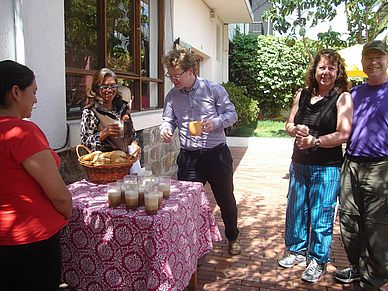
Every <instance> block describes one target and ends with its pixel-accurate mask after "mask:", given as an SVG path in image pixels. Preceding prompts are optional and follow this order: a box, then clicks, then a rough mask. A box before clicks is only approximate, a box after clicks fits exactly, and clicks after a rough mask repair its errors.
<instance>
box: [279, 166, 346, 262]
mask: <svg viewBox="0 0 388 291" xmlns="http://www.w3.org/2000/svg"><path fill="white" fill-rule="evenodd" d="M339 187H340V168H339V167H326V166H315V165H302V164H298V163H292V164H291V167H290V184H289V188H288V195H287V197H288V200H287V213H286V237H285V242H286V247H287V248H288V249H289V250H290V251H293V252H306V251H307V249H308V243H309V234H310V226H311V240H310V247H309V252H308V256H309V257H310V258H315V259H316V260H317V261H318V262H321V263H326V262H328V261H329V253H330V245H331V240H332V237H333V224H334V212H335V206H336V204H337V196H338V193H339Z"/></svg>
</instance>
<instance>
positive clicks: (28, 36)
mask: <svg viewBox="0 0 388 291" xmlns="http://www.w3.org/2000/svg"><path fill="white" fill-rule="evenodd" d="M166 5H168V9H166V22H167V21H169V22H170V23H172V27H171V29H170V32H167V31H166V34H165V52H167V51H168V50H170V49H171V48H172V43H171V40H175V39H176V38H178V37H180V38H181V39H182V40H184V41H185V42H187V43H189V44H191V45H192V47H193V51H194V50H195V51H196V53H198V55H200V56H201V57H202V58H203V61H202V63H201V76H202V77H204V78H207V79H210V80H213V81H215V82H219V83H221V82H225V81H227V76H228V73H227V67H228V63H227V60H228V51H227V47H225V46H223V45H222V44H223V40H224V38H225V37H224V36H225V35H226V34H227V33H226V32H227V25H225V24H224V23H222V22H221V21H220V20H219V19H218V17H217V15H215V17H214V18H211V17H210V10H209V8H208V7H207V6H206V5H205V4H204V3H203V2H202V1H201V0H179V1H178V0H166ZM169 13H170V15H167V14H169ZM0 16H1V17H0V26H1V27H2V29H1V30H0V60H4V59H13V60H16V61H18V62H20V63H22V64H25V65H27V66H28V67H30V68H31V69H32V70H33V71H34V72H35V75H36V81H37V85H38V93H37V99H38V103H37V108H36V109H34V110H33V112H32V117H31V121H33V122H35V123H36V124H37V125H38V126H39V127H40V128H41V129H42V130H43V132H44V133H45V135H46V136H47V138H48V140H49V143H50V146H51V147H52V148H53V149H60V150H58V152H59V154H60V155H61V157H62V162H63V166H62V168H61V173H62V174H63V175H64V176H69V177H65V178H66V179H65V180H66V181H68V182H69V181H73V180H74V179H77V177H84V175H85V173H83V174H82V168H81V167H78V165H77V156H76V154H75V150H74V148H75V146H76V145H78V144H79V143H80V137H79V126H80V121H79V120H75V121H67V120H66V104H65V102H66V97H65V95H66V94H65V51H64V49H65V44H64V5H63V1H60V0H57V1H52V0H40V1H22V0H2V1H0ZM217 25H219V26H220V28H221V30H220V31H221V34H220V40H219V41H220V45H221V46H220V58H219V60H216V53H217V52H216V48H217V45H216V43H215V39H216V26H217ZM225 29H226V30H225ZM169 33H170V34H169ZM170 83H171V82H170V81H169V80H168V79H167V80H166V86H165V93H167V92H168V91H169V89H171V87H172V86H171V84H170ZM161 116H162V109H160V110H155V111H148V112H139V113H134V114H133V120H134V124H135V128H136V130H138V132H139V136H141V146H142V149H143V151H142V154H143V157H142V161H141V162H142V166H143V167H145V168H146V169H152V170H154V171H155V173H157V174H172V175H173V174H174V172H175V171H176V165H175V159H176V156H177V154H178V152H179V141H178V139H177V134H175V137H174V141H173V143H172V144H170V145H167V144H163V143H162V142H161V141H160V138H159V130H158V128H159V125H160V123H161ZM76 173H80V174H79V175H77V174H76Z"/></svg>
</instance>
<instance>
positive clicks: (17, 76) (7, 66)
mask: <svg viewBox="0 0 388 291" xmlns="http://www.w3.org/2000/svg"><path fill="white" fill-rule="evenodd" d="M34 80H35V75H34V72H33V71H31V70H30V69H29V68H28V67H26V66H23V65H21V64H19V63H17V62H15V61H11V60H6V61H1V62H0V105H3V106H5V105H6V104H5V95H6V93H7V92H8V91H10V90H11V89H12V87H13V86H15V85H16V86H18V87H19V89H20V90H24V89H26V88H27V87H28V86H30V85H31V84H32V82H33V81H34Z"/></svg>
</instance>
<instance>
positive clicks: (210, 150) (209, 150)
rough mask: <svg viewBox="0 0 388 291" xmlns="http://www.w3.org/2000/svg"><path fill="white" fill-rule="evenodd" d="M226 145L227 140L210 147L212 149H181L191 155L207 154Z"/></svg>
mask: <svg viewBox="0 0 388 291" xmlns="http://www.w3.org/2000/svg"><path fill="white" fill-rule="evenodd" d="M225 146H226V142H223V143H220V144H219V145H218V146H215V147H214V148H210V149H201V150H197V151H189V150H185V149H181V151H183V152H184V153H186V154H189V155H207V154H210V153H213V152H216V151H219V150H220V149H222V148H223V147H225Z"/></svg>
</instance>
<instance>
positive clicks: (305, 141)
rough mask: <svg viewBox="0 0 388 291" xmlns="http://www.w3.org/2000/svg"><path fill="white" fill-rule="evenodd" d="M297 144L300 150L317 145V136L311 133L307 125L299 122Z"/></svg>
mask: <svg viewBox="0 0 388 291" xmlns="http://www.w3.org/2000/svg"><path fill="white" fill-rule="evenodd" d="M295 137H296V146H297V147H298V149H300V150H307V149H309V148H312V147H313V146H314V145H315V140H316V138H315V137H314V136H312V135H311V134H310V129H309V128H308V126H307V125H304V124H298V125H296V126H295Z"/></svg>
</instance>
